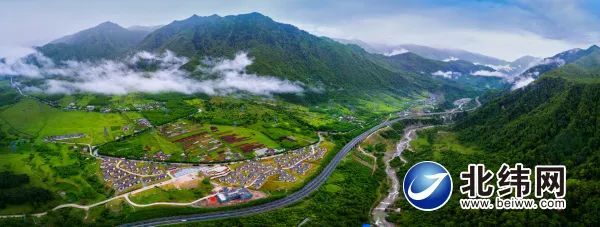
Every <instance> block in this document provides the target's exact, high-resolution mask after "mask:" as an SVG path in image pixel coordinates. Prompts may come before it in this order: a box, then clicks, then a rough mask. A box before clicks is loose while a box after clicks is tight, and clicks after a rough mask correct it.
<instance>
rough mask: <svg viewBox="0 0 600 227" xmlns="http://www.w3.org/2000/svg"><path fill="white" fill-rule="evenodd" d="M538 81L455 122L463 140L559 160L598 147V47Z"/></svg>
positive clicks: (494, 148) (599, 124)
mask: <svg viewBox="0 0 600 227" xmlns="http://www.w3.org/2000/svg"><path fill="white" fill-rule="evenodd" d="M586 52H587V54H586V55H585V56H580V57H579V58H578V59H577V60H574V61H572V62H571V63H569V64H566V65H564V66H562V67H560V68H558V69H555V70H553V71H550V72H547V73H546V74H544V75H543V76H542V77H541V78H540V79H539V80H538V81H535V82H534V83H533V84H531V85H529V86H527V87H525V88H523V89H521V90H516V91H514V92H512V93H509V94H507V95H505V96H502V97H499V98H497V99H494V100H492V101H490V102H489V103H488V104H486V105H484V106H483V107H482V108H481V109H479V110H477V111H475V112H474V113H473V114H471V115H470V116H468V117H467V118H465V119H464V120H463V121H461V122H460V123H459V124H457V129H459V130H460V132H461V134H462V136H463V137H464V138H465V139H468V140H470V141H473V142H474V143H477V144H479V145H481V146H483V147H485V148H487V150H491V151H506V152H515V153H520V155H525V154H529V155H531V157H530V158H531V159H530V161H536V158H542V157H536V156H537V155H543V156H544V157H543V158H544V159H546V160H551V161H555V162H560V161H561V158H562V157H564V156H567V157H568V158H576V157H577V156H578V155H582V153H581V152H588V153H586V156H587V155H589V152H590V151H600V144H599V143H600V127H598V126H600V108H598V107H600V100H599V99H598V97H600V48H598V47H596V46H592V47H591V48H590V49H588V51H586Z"/></svg>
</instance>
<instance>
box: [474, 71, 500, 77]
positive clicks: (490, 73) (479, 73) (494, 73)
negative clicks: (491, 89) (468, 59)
mask: <svg viewBox="0 0 600 227" xmlns="http://www.w3.org/2000/svg"><path fill="white" fill-rule="evenodd" d="M471 75H473V76H492V77H501V78H506V77H508V75H506V74H504V73H503V72H500V71H487V70H478V71H475V72H472V73H471Z"/></svg>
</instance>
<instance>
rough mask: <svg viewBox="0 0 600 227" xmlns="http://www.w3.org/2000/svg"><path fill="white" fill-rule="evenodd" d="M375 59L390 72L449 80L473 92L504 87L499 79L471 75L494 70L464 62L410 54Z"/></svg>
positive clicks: (501, 79) (381, 56) (502, 81)
mask: <svg viewBox="0 0 600 227" xmlns="http://www.w3.org/2000/svg"><path fill="white" fill-rule="evenodd" d="M375 58H376V60H375V61H377V62H380V63H381V64H382V65H385V66H386V67H387V68H389V69H390V70H392V71H397V72H412V73H415V74H419V75H421V76H422V77H434V78H435V79H444V80H450V81H453V82H454V83H457V84H461V85H463V86H467V87H469V88H472V89H475V90H487V89H490V88H495V89H500V88H504V87H505V86H506V83H505V82H504V79H503V78H501V77H495V76H477V75H473V74H474V73H475V72H478V71H486V72H495V71H496V70H494V69H492V68H490V67H487V66H483V65H476V64H473V63H471V62H468V61H464V60H455V61H438V60H432V59H428V58H424V57H421V56H419V55H417V54H414V53H412V52H407V53H403V54H397V55H392V56H384V55H376V56H375Z"/></svg>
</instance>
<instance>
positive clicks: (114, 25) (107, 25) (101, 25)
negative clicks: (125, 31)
mask: <svg viewBox="0 0 600 227" xmlns="http://www.w3.org/2000/svg"><path fill="white" fill-rule="evenodd" d="M102 27H119V28H123V27H121V25H118V24H116V23H114V22H112V21H105V22H102V23H100V24H99V25H96V27H94V28H102Z"/></svg>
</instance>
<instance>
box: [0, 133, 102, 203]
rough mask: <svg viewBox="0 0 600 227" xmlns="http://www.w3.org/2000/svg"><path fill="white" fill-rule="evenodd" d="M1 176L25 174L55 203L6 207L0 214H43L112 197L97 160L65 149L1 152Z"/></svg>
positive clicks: (61, 146) (52, 147)
mask: <svg viewBox="0 0 600 227" xmlns="http://www.w3.org/2000/svg"><path fill="white" fill-rule="evenodd" d="M0 156H1V157H2V159H1V160H0V172H2V171H10V172H14V173H17V174H27V175H28V176H29V179H30V185H31V186H36V187H41V188H45V189H48V190H50V191H51V192H53V194H54V195H55V196H54V197H55V199H54V200H53V201H51V202H49V203H47V204H40V205H39V206H37V207H33V206H31V205H19V206H10V205H9V206H8V207H7V208H5V209H0V214H15V213H30V212H36V211H45V210H46V209H50V208H52V207H53V206H56V205H58V204H61V203H72V202H77V203H84V204H85V203H92V202H96V201H100V200H102V199H105V198H106V197H107V196H109V195H110V194H111V192H110V190H108V188H105V187H104V185H103V183H101V179H100V176H99V175H98V174H99V173H100V167H99V163H98V161H97V160H96V159H93V158H90V157H87V156H86V155H84V154H80V153H79V151H75V150H70V149H68V148H67V146H66V145H56V144H49V145H43V146H35V147H33V148H32V147H23V148H20V149H19V150H18V151H14V152H8V151H2V152H0Z"/></svg>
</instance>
